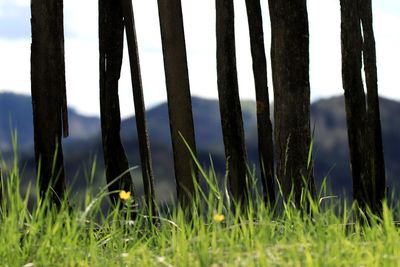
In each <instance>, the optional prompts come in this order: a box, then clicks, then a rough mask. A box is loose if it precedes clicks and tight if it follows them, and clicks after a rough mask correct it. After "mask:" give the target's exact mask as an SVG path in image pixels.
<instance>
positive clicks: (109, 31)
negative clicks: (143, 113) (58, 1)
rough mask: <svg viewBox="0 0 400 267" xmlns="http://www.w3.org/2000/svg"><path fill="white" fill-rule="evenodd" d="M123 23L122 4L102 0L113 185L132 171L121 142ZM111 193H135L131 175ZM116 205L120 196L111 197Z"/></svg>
mask: <svg viewBox="0 0 400 267" xmlns="http://www.w3.org/2000/svg"><path fill="white" fill-rule="evenodd" d="M123 34H124V23H123V14H122V8H121V2H120V1H114V0H99V42H100V43H99V51H100V115H101V132H102V141H103V152H104V164H105V168H106V178H107V182H108V183H110V182H111V181H113V180H114V179H116V178H117V177H119V176H121V175H122V173H124V172H126V171H127V170H128V169H129V164H128V159H127V157H126V155H125V151H124V148H123V146H122V143H121V137H120V128H121V117H120V109H119V99H118V80H119V78H120V72H121V64H122V54H123ZM108 189H109V191H110V192H112V191H119V190H122V189H123V190H125V191H129V192H132V193H133V190H134V188H133V182H132V177H131V175H130V173H129V172H127V173H125V174H124V175H122V176H121V177H120V179H118V181H117V182H115V183H113V184H112V185H110V186H109V188H108ZM110 197H111V199H112V201H113V202H114V203H116V202H117V201H118V193H113V194H111V196H110Z"/></svg>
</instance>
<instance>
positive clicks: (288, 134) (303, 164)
mask: <svg viewBox="0 0 400 267" xmlns="http://www.w3.org/2000/svg"><path fill="white" fill-rule="evenodd" d="M269 11H270V19H271V33H272V36H271V63H272V79H273V85H274V118H275V120H274V123H275V127H274V130H275V131H274V133H275V150H276V164H277V168H276V173H277V176H278V180H279V182H280V184H281V186H282V190H283V194H284V195H285V197H288V196H289V195H290V193H291V192H292V190H293V194H294V199H293V200H294V203H295V204H296V206H297V207H300V205H301V203H300V202H301V194H302V190H303V189H304V188H306V189H307V191H308V192H310V193H311V194H312V195H315V185H314V177H313V175H312V174H311V173H310V169H311V168H312V167H311V166H307V165H308V164H307V161H308V153H309V146H310V143H311V133H310V132H311V130H310V80H309V31H308V14H307V5H306V0H296V1H292V0H269Z"/></svg>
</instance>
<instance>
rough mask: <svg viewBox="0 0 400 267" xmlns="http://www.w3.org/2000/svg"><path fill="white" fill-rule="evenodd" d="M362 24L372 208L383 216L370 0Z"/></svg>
mask: <svg viewBox="0 0 400 267" xmlns="http://www.w3.org/2000/svg"><path fill="white" fill-rule="evenodd" d="M360 8H361V22H362V29H363V36H364V44H363V58H364V70H365V79H366V86H367V105H368V110H367V115H368V138H369V141H368V143H369V144H370V145H369V146H367V147H369V149H370V150H369V153H370V157H369V160H370V168H371V171H370V174H371V178H372V179H373V181H372V184H373V187H372V190H373V197H374V199H373V203H371V208H372V210H373V211H374V212H375V213H380V212H381V209H382V200H383V199H384V198H385V197H386V181H385V176H386V175H385V160H384V156H383V145H382V130H381V120H380V112H379V96H378V75H377V68H376V49H375V37H374V30H373V26H372V3H371V0H361V4H360Z"/></svg>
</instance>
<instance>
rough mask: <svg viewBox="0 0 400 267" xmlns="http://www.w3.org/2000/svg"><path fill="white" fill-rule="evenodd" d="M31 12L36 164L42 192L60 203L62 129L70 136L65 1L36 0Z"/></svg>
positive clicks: (63, 190) (61, 196) (61, 194)
mask: <svg viewBox="0 0 400 267" xmlns="http://www.w3.org/2000/svg"><path fill="white" fill-rule="evenodd" d="M31 13H32V18H31V29H32V45H31V93H32V108H33V125H34V140H35V159H36V168H37V171H38V177H39V179H40V180H39V185H40V192H41V194H42V196H44V195H45V194H47V193H49V194H50V197H51V199H52V200H53V201H54V202H55V203H56V204H57V205H59V204H61V200H62V198H63V196H64V193H65V174H64V160H63V152H62V145H61V138H62V133H63V132H64V137H67V136H68V117H67V102H66V86H65V62H64V25H63V1H49V0H48V1H46V0H36V1H32V2H31ZM50 187H51V188H50Z"/></svg>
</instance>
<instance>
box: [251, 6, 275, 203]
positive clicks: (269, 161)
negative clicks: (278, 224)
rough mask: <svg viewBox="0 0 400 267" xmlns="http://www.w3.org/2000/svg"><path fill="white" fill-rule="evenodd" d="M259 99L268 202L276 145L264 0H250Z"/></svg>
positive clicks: (260, 150)
mask: <svg viewBox="0 0 400 267" xmlns="http://www.w3.org/2000/svg"><path fill="white" fill-rule="evenodd" d="M246 8H247V20H248V23H249V33H250V45H251V55H252V59H253V74H254V84H255V89H256V103H257V129H258V154H259V160H260V173H261V182H262V185H263V197H264V201H265V204H267V205H271V206H273V205H274V204H275V182H274V181H275V177H274V147H273V141H272V123H271V119H270V116H271V115H270V106H269V95H268V77H267V59H266V56H265V48H264V31H263V25H262V22H263V19H262V14H261V5H260V0H246Z"/></svg>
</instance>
